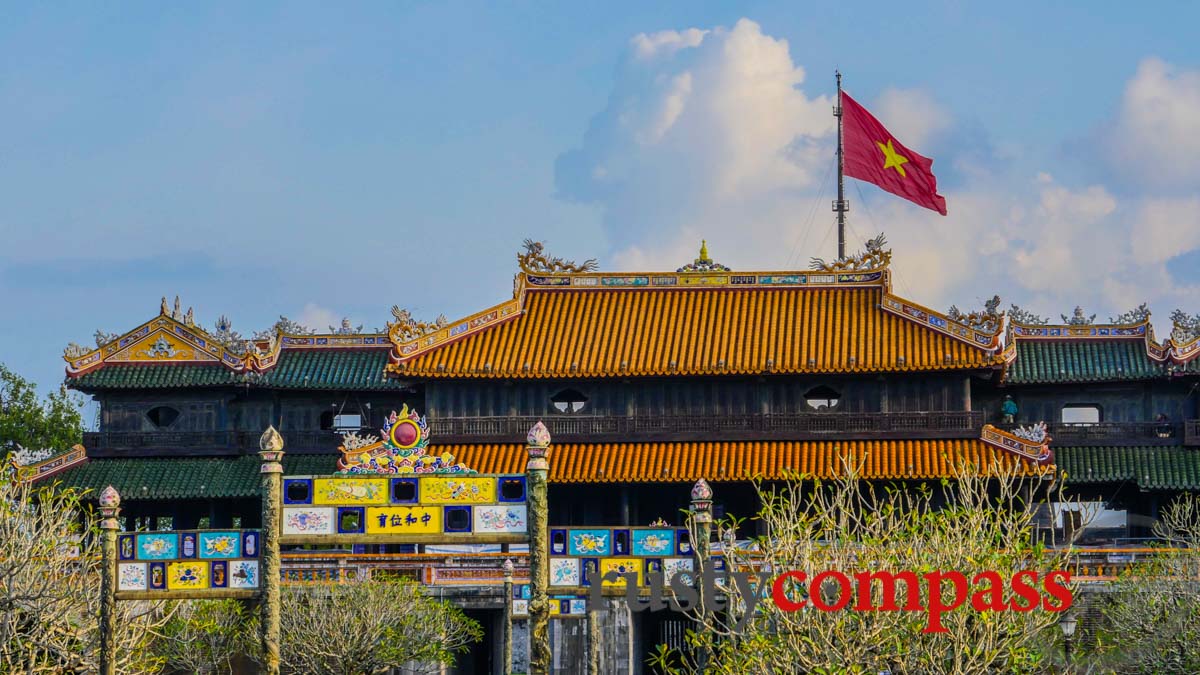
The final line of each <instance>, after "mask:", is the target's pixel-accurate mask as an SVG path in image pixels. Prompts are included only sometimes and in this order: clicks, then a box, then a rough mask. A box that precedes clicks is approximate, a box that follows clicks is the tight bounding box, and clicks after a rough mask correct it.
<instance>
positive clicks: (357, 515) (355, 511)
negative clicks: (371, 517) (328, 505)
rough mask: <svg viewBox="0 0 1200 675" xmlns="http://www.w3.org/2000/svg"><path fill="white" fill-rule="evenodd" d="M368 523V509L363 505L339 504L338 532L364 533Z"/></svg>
mask: <svg viewBox="0 0 1200 675" xmlns="http://www.w3.org/2000/svg"><path fill="white" fill-rule="evenodd" d="M366 524H367V516H366V510H365V509H364V508H363V507H361V506H339V507H338V510H337V531H338V534H362V533H363V530H364V528H365V527H366Z"/></svg>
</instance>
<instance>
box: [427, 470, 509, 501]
mask: <svg viewBox="0 0 1200 675" xmlns="http://www.w3.org/2000/svg"><path fill="white" fill-rule="evenodd" d="M420 496H421V503H422V504H492V503H495V501H496V479H495V478H481V477H476V476H463V477H461V478H459V477H442V476H437V477H429V478H421V487H420Z"/></svg>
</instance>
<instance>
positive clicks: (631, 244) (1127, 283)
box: [557, 20, 1200, 318]
mask: <svg viewBox="0 0 1200 675" xmlns="http://www.w3.org/2000/svg"><path fill="white" fill-rule="evenodd" d="M793 56H794V55H793V54H792V53H791V52H790V51H789V45H788V43H787V42H786V41H785V40H781V39H777V38H774V37H771V36H769V35H766V34H764V33H763V32H762V30H761V28H760V27H759V26H758V25H757V24H755V23H753V22H751V21H747V20H742V21H739V22H738V23H737V24H736V25H735V26H733V27H732V28H720V27H719V28H714V29H712V30H698V29H690V30H687V31H679V32H674V31H667V32H662V33H655V34H653V35H639V36H637V37H635V38H634V39H633V40H632V41H631V42H630V50H629V54H628V55H627V57H626V58H625V59H624V61H623V62H622V65H621V68H620V69H619V71H618V76H617V79H616V83H615V85H614V89H613V91H612V93H611V95H610V97H609V101H608V104H607V106H606V108H605V109H604V110H603V111H601V112H600V113H599V114H598V115H597V116H596V117H595V118H594V119H593V120H592V121H591V124H590V126H589V128H588V130H587V133H586V135H585V136H584V138H583V141H582V143H581V145H580V147H579V148H577V149H575V150H573V151H571V152H568V153H566V154H564V155H563V156H561V157H560V158H559V162H558V166H557V186H558V189H559V192H560V195H562V196H564V197H566V198H569V199H573V200H577V201H583V202H591V203H595V204H598V205H599V206H600V207H601V209H602V211H603V221H604V225H605V228H606V231H607V233H608V235H609V238H610V244H611V245H612V247H613V248H614V249H615V254H614V255H612V256H610V258H609V260H608V261H606V267H608V268H610V269H613V268H615V269H643V270H661V269H673V268H675V267H678V266H680V265H682V264H684V263H686V262H689V261H690V260H691V259H692V258H694V257H695V256H696V251H697V248H698V246H699V243H700V240H701V239H707V240H708V247H709V251H710V252H711V254H712V256H713V257H714V258H715V259H716V260H718V261H719V262H722V263H725V264H727V265H730V266H731V267H733V268H734V269H739V268H740V269H782V268H786V269H796V268H803V267H806V266H807V261H808V259H809V257H811V256H814V255H816V256H820V257H825V258H829V257H831V254H832V252H833V250H834V247H835V238H836V234H834V233H833V232H832V229H833V228H832V223H833V214H832V213H831V212H830V210H829V205H830V200H831V199H832V197H833V179H832V176H831V175H830V174H831V173H832V169H833V168H834V155H833V151H834V143H833V140H834V134H833V132H834V129H835V126H834V118H833V116H832V115H831V114H830V108H831V105H832V101H831V100H830V99H829V98H828V97H826V96H821V95H815V94H811V93H809V92H806V91H805V90H804V89H803V88H802V85H803V84H804V80H805V74H804V70H803V68H802V67H801V66H800V65H799V64H798V63H796V62H795V61H793ZM1166 98H1172V99H1173V100H1171V101H1170V102H1166V101H1165V100H1164V99H1166ZM860 100H864V102H865V103H866V104H867V105H868V107H869V108H870V109H871V110H872V111H873V112H874V113H875V114H876V115H877V116H878V117H879V118H880V120H881V121H883V122H884V124H885V125H886V126H887V127H888V128H889V129H890V130H891V131H893V132H894V133H895V134H897V136H898V137H899V138H901V139H902V140H903V142H904V143H905V144H909V145H912V146H914V147H917V148H924V147H926V146H927V145H936V146H938V149H937V153H938V154H937V155H936V156H935V157H934V159H935V160H937V163H936V164H935V169H936V167H938V166H940V167H943V168H942V169H940V170H938V172H939V173H944V174H945V175H943V176H940V177H941V178H943V179H945V178H946V177H947V176H949V177H951V178H952V179H953V180H948V181H947V180H944V181H943V185H945V186H947V187H944V188H943V190H942V193H943V194H944V195H945V196H946V198H947V201H948V204H949V210H950V215H949V216H948V217H941V216H939V215H937V214H935V213H933V212H931V211H927V210H925V209H921V208H919V207H917V206H914V205H912V204H910V203H908V202H906V201H904V200H901V199H897V198H894V197H891V196H889V195H885V194H884V193H882V192H880V191H878V190H877V189H876V188H874V187H872V186H868V185H861V186H860V187H861V189H862V194H861V195H860V192H859V190H858V189H856V188H854V187H850V186H848V187H849V190H848V192H847V196H848V197H849V198H850V199H851V202H852V208H853V210H852V211H851V214H850V216H851V218H850V222H851V232H850V233H848V234H849V239H850V240H849V241H848V242H847V248H848V250H851V251H853V250H855V249H857V248H860V247H861V244H862V238H864V237H869V236H873V235H874V234H875V233H876V232H877V231H879V230H883V231H885V233H886V234H887V236H888V239H889V241H890V244H891V246H892V248H893V250H894V257H893V263H892V265H893V270H894V272H895V274H894V278H895V283H896V290H897V292H899V293H900V294H902V295H905V296H908V297H910V298H912V299H913V300H915V301H918V302H921V303H923V304H927V305H930V306H932V307H939V308H945V307H947V306H949V305H950V304H952V303H954V304H958V305H959V306H960V307H965V306H975V305H976V304H977V303H979V302H981V301H982V300H983V299H985V298H990V297H991V296H992V295H994V294H997V293H999V294H1000V295H1001V296H1002V297H1003V299H1004V301H1005V303H1006V304H1007V303H1009V302H1015V303H1018V304H1020V305H1022V306H1026V307H1027V308H1029V309H1032V310H1034V311H1037V312H1040V313H1042V314H1044V315H1050V316H1052V317H1054V318H1057V316H1058V315H1059V314H1060V313H1062V312H1067V313H1069V311H1070V309H1071V308H1073V307H1074V306H1075V305H1077V304H1078V305H1082V306H1083V307H1084V308H1085V309H1086V310H1088V311H1089V312H1096V313H1097V314H1099V315H1100V316H1102V317H1107V316H1109V315H1115V314H1118V313H1120V312H1121V311H1124V310H1126V309H1129V308H1130V307H1133V306H1136V305H1137V304H1140V303H1141V302H1146V301H1151V302H1155V303H1162V306H1159V305H1158V304H1156V305H1155V306H1156V310H1157V313H1158V314H1159V315H1162V316H1166V315H1167V314H1168V313H1169V311H1170V308H1169V307H1168V306H1167V303H1171V304H1173V305H1183V306H1187V305H1192V306H1195V305H1200V289H1198V288H1197V284H1198V283H1200V280H1197V279H1192V280H1184V281H1180V280H1177V279H1174V278H1173V277H1172V275H1171V274H1170V273H1169V271H1168V270H1167V267H1166V262H1167V261H1168V260H1170V259H1171V258H1174V257H1176V256H1177V255H1179V254H1181V253H1184V252H1187V251H1190V250H1194V249H1197V248H1200V194H1198V193H1197V190H1196V189H1195V182H1193V184H1192V186H1191V187H1190V188H1189V189H1190V192H1189V193H1188V194H1186V195H1183V196H1179V195H1173V196H1171V197H1170V198H1169V199H1168V198H1151V197H1149V196H1146V195H1141V194H1128V193H1127V192H1116V191H1114V190H1113V189H1110V187H1109V186H1108V185H1106V184H1104V183H1097V184H1093V185H1083V186H1076V185H1070V184H1067V183H1064V182H1062V181H1060V180H1058V179H1056V178H1055V177H1054V176H1053V175H1051V174H1052V172H1050V171H1042V172H1040V173H1034V174H1032V175H1030V174H1023V175H1016V176H1013V175H1008V173H1007V171H1008V167H1009V166H1010V165H1011V164H1010V162H1008V161H1007V160H1009V159H1011V157H1010V155H1011V154H1012V153H1013V152H1021V150H1020V148H1021V146H1019V145H1016V144H1013V143H1011V142H1005V141H1003V140H1001V141H1000V142H995V143H993V142H992V140H991V139H989V138H987V135H986V133H985V132H983V131H982V130H978V129H975V128H973V127H969V128H967V129H962V128H959V127H958V126H957V124H956V121H955V118H954V116H953V115H952V114H951V112H950V111H948V110H947V109H946V108H945V107H943V106H942V105H941V104H939V103H938V101H937V100H935V99H934V98H933V97H932V96H931V95H930V94H929V93H927V92H925V91H923V90H901V89H896V88H885V89H884V90H883V91H882V93H880V94H879V95H878V96H877V97H875V98H872V97H870V96H869V95H865V94H860ZM1149 106H1158V108H1159V109H1158V110H1157V111H1154V112H1149V113H1147V112H1146V111H1145V110H1144V108H1146V107H1149ZM1193 108H1194V109H1195V110H1196V112H1195V114H1194V115H1192V113H1191V110H1193ZM1143 113H1145V114H1143ZM1114 125H1115V126H1116V127H1119V128H1120V129H1121V130H1122V134H1120V135H1121V137H1122V138H1123V139H1125V140H1126V141H1128V143H1129V146H1128V147H1125V148H1124V149H1123V150H1122V152H1128V153H1132V152H1133V151H1134V150H1135V149H1136V150H1138V152H1139V153H1141V155H1146V156H1150V157H1153V158H1154V159H1152V160H1147V161H1149V162H1151V163H1153V162H1157V163H1159V164H1160V165H1171V166H1173V167H1176V168H1181V169H1188V170H1191V169H1189V167H1190V166H1191V164H1192V163H1195V165H1196V166H1195V167H1192V168H1193V169H1195V170H1196V171H1200V159H1198V158H1200V128H1197V125H1200V75H1197V74H1196V73H1188V72H1182V71H1179V70H1177V69H1175V68H1173V67H1171V66H1169V65H1167V64H1164V63H1162V62H1159V61H1154V60H1148V61H1146V62H1144V63H1143V64H1142V67H1141V68H1140V69H1139V71H1138V74H1137V76H1136V77H1135V78H1133V80H1131V81H1130V82H1129V83H1128V86H1127V87H1126V93H1125V101H1124V103H1123V104H1122V108H1121V112H1120V115H1119V116H1118V119H1117V121H1116V122H1114ZM1184 136H1186V138H1182V140H1180V141H1179V143H1178V146H1179V147H1173V146H1172V143H1171V139H1180V138H1181V137H1184ZM999 148H1017V150H1005V151H1003V152H1002V151H1001V150H999ZM1139 156H1140V155H1139ZM1130 157H1133V156H1132V155H1130ZM1129 161H1131V162H1132V161H1133V160H1132V159H1130V160H1129ZM823 176H824V177H825V178H824V179H822V177H823ZM1122 187H1124V186H1123V185H1122ZM864 196H865V201H866V203H863V202H864Z"/></svg>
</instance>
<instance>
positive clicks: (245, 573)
mask: <svg viewBox="0 0 1200 675" xmlns="http://www.w3.org/2000/svg"><path fill="white" fill-rule="evenodd" d="M258 579H259V577H258V561H257V560H234V561H233V562H231V563H229V587H230V588H258Z"/></svg>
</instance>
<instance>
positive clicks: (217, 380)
mask: <svg viewBox="0 0 1200 675" xmlns="http://www.w3.org/2000/svg"><path fill="white" fill-rule="evenodd" d="M387 362H388V350H387V349H386V348H374V349H344V348H327V349H319V348H318V349H283V350H281V351H280V353H279V362H278V363H277V364H276V365H275V367H273V368H271V369H270V370H268V371H267V372H266V373H264V374H263V375H262V376H261V377H259V378H256V379H255V378H253V377H251V378H247V377H246V376H245V375H243V374H240V373H236V372H233V371H232V370H229V369H228V368H226V367H224V366H222V365H221V364H219V363H214V364H212V365H201V364H190V363H181V364H168V363H156V364H147V365H123V364H105V365H104V366H103V367H101V368H98V369H96V370H93V371H91V372H89V373H85V374H83V375H80V376H79V377H76V378H68V379H67V383H68V384H69V385H70V386H71V387H72V388H74V389H79V390H81V391H93V390H97V389H178V388H183V387H216V386H223V385H232V384H245V383H247V382H251V383H253V384H254V385H255V386H261V387H276V388H280V389H353V390H359V391H361V390H372V389H399V388H403V387H404V386H405V383H404V382H403V381H400V380H397V379H396V378H393V377H387V376H386V373H385V372H384V367H385V366H386V365H387Z"/></svg>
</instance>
